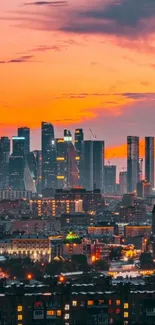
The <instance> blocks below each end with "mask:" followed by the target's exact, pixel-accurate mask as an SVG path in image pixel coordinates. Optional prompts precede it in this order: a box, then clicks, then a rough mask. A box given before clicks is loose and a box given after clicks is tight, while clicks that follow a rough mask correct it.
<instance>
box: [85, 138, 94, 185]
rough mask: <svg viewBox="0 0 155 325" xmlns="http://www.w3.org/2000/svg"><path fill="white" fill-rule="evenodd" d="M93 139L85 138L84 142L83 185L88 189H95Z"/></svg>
mask: <svg viewBox="0 0 155 325" xmlns="http://www.w3.org/2000/svg"><path fill="white" fill-rule="evenodd" d="M93 146H94V144H93V141H91V140H85V141H84V143H83V157H82V182H83V187H84V188H86V189H87V190H93V187H94V178H93V176H94V175H93Z"/></svg>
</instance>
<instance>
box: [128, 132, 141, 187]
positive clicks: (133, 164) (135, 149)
mask: <svg viewBox="0 0 155 325" xmlns="http://www.w3.org/2000/svg"><path fill="white" fill-rule="evenodd" d="M138 181H139V137H136V136H128V137H127V190H128V192H134V191H135V190H136V187H137V183H138Z"/></svg>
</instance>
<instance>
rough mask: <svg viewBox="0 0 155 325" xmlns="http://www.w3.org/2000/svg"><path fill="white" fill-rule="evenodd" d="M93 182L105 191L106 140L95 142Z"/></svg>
mask: <svg viewBox="0 0 155 325" xmlns="http://www.w3.org/2000/svg"><path fill="white" fill-rule="evenodd" d="M93 184H94V187H95V188H98V189H100V190H101V192H103V191H104V141H97V140H94V142H93Z"/></svg>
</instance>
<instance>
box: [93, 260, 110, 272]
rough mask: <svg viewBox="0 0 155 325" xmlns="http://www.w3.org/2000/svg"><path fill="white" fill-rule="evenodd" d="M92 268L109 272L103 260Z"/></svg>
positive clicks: (106, 263)
mask: <svg viewBox="0 0 155 325" xmlns="http://www.w3.org/2000/svg"><path fill="white" fill-rule="evenodd" d="M93 266H94V267H95V268H96V269H98V270H103V271H108V270H109V264H108V262H107V261H105V260H98V261H96V262H95V263H94V264H93Z"/></svg>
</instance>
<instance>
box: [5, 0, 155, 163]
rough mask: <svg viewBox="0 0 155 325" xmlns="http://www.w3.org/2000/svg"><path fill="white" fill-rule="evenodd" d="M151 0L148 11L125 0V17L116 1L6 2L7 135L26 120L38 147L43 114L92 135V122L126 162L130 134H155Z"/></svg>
mask: <svg viewBox="0 0 155 325" xmlns="http://www.w3.org/2000/svg"><path fill="white" fill-rule="evenodd" d="M133 3H134V6H136V9H135V11H136V13H135V17H134V19H132V15H131V13H132V12H133V10H132V9H133ZM66 4H67V5H66ZM152 5H153V6H154V4H152V1H151V3H148V4H147V10H146V11H147V14H145V12H146V11H145V3H144V1H141V2H139V1H138V2H137V3H136V5H135V2H133V1H132V0H131V1H128V0H126V1H120V4H119V11H120V12H122V16H123V14H124V15H125V16H126V13H128V16H129V19H128V20H126V19H124V20H121V15H119V14H118V10H117V6H116V4H115V1H109V2H108V3H107V1H105V0H103V1H102V2H100V3H97V4H94V2H93V4H92V1H90V4H87V3H86V2H83V6H82V9H80V7H81V6H80V2H79V1H78V2H77V1H75V2H74V4H73V3H72V2H71V1H70V0H69V1H68V3H67V2H65V1H57V2H52V1H40V2H39V1H38V2H35V1H34V2H33V1H30V0H29V1H28V0H25V1H20V0H14V1H13V2H11V3H10V2H8V1H2V4H1V17H0V24H1V29H2V30H3V33H2V40H1V42H2V46H1V56H0V69H1V74H2V75H3V80H2V81H1V100H0V108H1V124H0V128H1V132H0V133H1V134H0V135H1V136H3V135H9V136H13V135H14V132H15V130H16V128H18V127H20V126H21V125H23V124H24V125H27V126H28V127H31V128H32V130H33V143H32V148H33V149H35V148H37V149H38V148H39V146H38V142H40V132H39V127H40V123H41V121H43V120H47V121H49V122H51V123H52V124H54V126H56V134H58V136H59V133H60V128H67V129H71V131H72V129H75V128H78V127H82V128H84V129H85V134H86V138H87V139H88V140H89V139H90V135H89V129H90V128H91V129H92V130H93V132H94V133H95V134H97V138H98V139H99V140H102V139H103V140H104V141H105V143H106V144H107V145H106V146H107V147H108V148H109V149H108V158H110V159H111V158H112V156H113V151H115V152H116V153H115V155H116V156H115V157H118V158H119V160H120V162H119V163H118V165H119V166H120V168H121V165H124V160H123V159H122V158H123V157H124V156H125V152H126V145H125V144H126V136H128V135H134V136H139V137H140V138H142V137H143V138H144V137H145V136H153V135H154V122H153V121H154V117H155V113H154V100H155V94H154V86H153V85H154V82H155V69H154V50H155V48H154V38H153V35H154V34H153V33H154V23H153V21H152V20H150V21H151V22H150V23H149V22H148V17H150V18H151V17H152V12H153V10H152ZM90 7H91V8H93V10H94V13H96V15H95V14H93V13H92V11H91V8H90ZM143 9H144V10H143ZM58 10H59V12H60V13H61V18H62V19H61V21H60V19H59V17H58V15H57V13H58ZM99 12H100V15H101V16H100V18H99ZM142 13H143V14H142ZM34 15H35V19H33V17H34ZM74 15H77V17H79V21H80V22H81V19H82V18H81V17H83V19H85V24H82V25H83V26H86V27H85V29H83V30H82V28H81V30H80V28H79V25H78V26H75V24H74V19H73V16H74ZM51 16H52V17H53V19H54V23H53V19H51ZM66 16H68V19H69V20H68V23H69V22H70V23H72V25H73V26H72V28H71V26H66V24H67V21H66ZM90 19H92V21H93V23H91V26H90ZM151 23H152V25H151ZM120 24H122V27H123V28H122V30H124V34H123V33H122V32H121V30H120V27H119V26H120ZM60 25H61V26H60ZM114 25H115V28H114ZM135 26H136V33H134V31H135ZM10 35H11V42H10ZM111 53H112V54H111ZM133 72H134V73H133ZM111 148H112V149H111ZM113 161H114V163H117V162H115V159H113Z"/></svg>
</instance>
